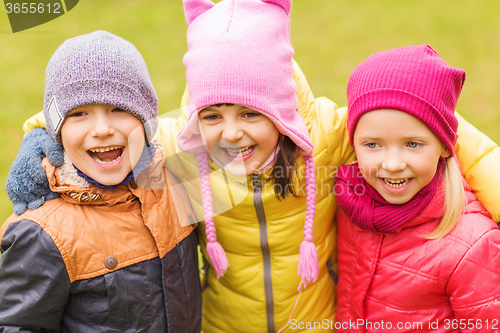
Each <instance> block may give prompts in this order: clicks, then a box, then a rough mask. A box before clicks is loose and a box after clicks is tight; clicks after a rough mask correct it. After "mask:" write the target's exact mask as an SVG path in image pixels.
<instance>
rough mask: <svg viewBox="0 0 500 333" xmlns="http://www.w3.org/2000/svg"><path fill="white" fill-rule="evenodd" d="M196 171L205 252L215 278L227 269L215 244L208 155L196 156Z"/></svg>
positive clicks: (225, 259)
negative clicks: (198, 180)
mask: <svg viewBox="0 0 500 333" xmlns="http://www.w3.org/2000/svg"><path fill="white" fill-rule="evenodd" d="M196 159H197V161H198V169H199V172H200V184H201V198H202V202H203V214H204V217H205V233H206V234H207V252H208V257H209V258H210V261H211V262H212V266H213V267H214V269H215V272H216V273H217V278H220V277H221V276H223V275H224V273H225V272H226V270H227V268H228V267H229V261H228V260H227V257H226V253H225V252H224V249H223V248H222V246H221V245H220V244H219V242H217V235H216V233H215V223H214V211H213V208H212V190H211V189H210V177H209V170H208V154H207V153H200V154H198V155H196Z"/></svg>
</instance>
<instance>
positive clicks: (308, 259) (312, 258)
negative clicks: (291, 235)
mask: <svg viewBox="0 0 500 333" xmlns="http://www.w3.org/2000/svg"><path fill="white" fill-rule="evenodd" d="M318 272H319V268H318V250H316V246H315V245H314V243H313V242H308V241H306V240H304V241H303V242H302V244H300V254H299V276H300V277H301V280H300V285H303V286H304V288H305V287H306V286H307V284H308V283H314V282H316V280H317V279H318ZM299 288H300V287H299Z"/></svg>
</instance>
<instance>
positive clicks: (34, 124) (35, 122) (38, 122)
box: [23, 111, 47, 135]
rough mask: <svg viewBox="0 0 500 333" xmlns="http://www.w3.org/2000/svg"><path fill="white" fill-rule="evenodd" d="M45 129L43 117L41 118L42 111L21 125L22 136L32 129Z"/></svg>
mask: <svg viewBox="0 0 500 333" xmlns="http://www.w3.org/2000/svg"><path fill="white" fill-rule="evenodd" d="M38 127H41V128H47V125H46V124H45V117H44V116H43V111H40V112H38V113H37V114H35V115H34V116H32V117H31V118H29V119H28V120H26V121H25V122H24V124H23V131H24V135H26V134H28V132H29V131H31V130H32V129H34V128H38Z"/></svg>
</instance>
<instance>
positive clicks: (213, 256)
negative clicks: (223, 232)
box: [207, 241, 229, 278]
mask: <svg viewBox="0 0 500 333" xmlns="http://www.w3.org/2000/svg"><path fill="white" fill-rule="evenodd" d="M207 252H208V257H209V258H210V261H211V262H212V265H213V267H214V269H215V272H216V273H217V278H220V277H221V276H223V275H224V273H225V272H226V270H227V268H228V267H229V261H228V260H227V257H226V252H224V249H223V248H222V246H221V245H220V244H219V242H210V241H209V242H208V243H207Z"/></svg>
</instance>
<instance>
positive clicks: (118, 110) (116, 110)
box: [113, 107, 127, 112]
mask: <svg viewBox="0 0 500 333" xmlns="http://www.w3.org/2000/svg"><path fill="white" fill-rule="evenodd" d="M113 111H114V112H127V111H125V110H123V109H121V108H119V107H116V108H114V109H113Z"/></svg>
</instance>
